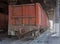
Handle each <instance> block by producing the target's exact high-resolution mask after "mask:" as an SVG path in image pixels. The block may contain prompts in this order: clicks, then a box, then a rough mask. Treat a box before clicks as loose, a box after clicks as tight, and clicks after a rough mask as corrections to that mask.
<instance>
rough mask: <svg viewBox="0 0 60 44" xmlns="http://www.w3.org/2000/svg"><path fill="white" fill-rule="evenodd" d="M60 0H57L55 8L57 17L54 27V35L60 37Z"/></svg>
mask: <svg viewBox="0 0 60 44" xmlns="http://www.w3.org/2000/svg"><path fill="white" fill-rule="evenodd" d="M59 12H60V0H57V1H56V8H55V12H54V13H55V19H54V29H55V32H56V34H55V35H54V36H56V37H60V13H59Z"/></svg>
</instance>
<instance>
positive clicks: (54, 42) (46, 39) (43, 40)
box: [0, 31, 60, 44]
mask: <svg viewBox="0 0 60 44" xmlns="http://www.w3.org/2000/svg"><path fill="white" fill-rule="evenodd" d="M59 41H60V38H58V37H51V36H50V33H49V31H46V32H45V33H44V34H42V35H41V36H39V37H38V38H36V39H35V40H29V41H21V40H14V39H10V38H4V39H2V41H0V44H59V43H60V42H59Z"/></svg>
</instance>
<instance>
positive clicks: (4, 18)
mask: <svg viewBox="0 0 60 44" xmlns="http://www.w3.org/2000/svg"><path fill="white" fill-rule="evenodd" d="M7 27H8V15H5V14H4V13H0V32H2V31H4V32H7Z"/></svg>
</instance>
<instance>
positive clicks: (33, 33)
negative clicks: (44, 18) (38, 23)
mask: <svg viewBox="0 0 60 44" xmlns="http://www.w3.org/2000/svg"><path fill="white" fill-rule="evenodd" d="M39 35H40V33H39V31H34V32H32V37H33V39H36V38H37V37H38V36H39Z"/></svg>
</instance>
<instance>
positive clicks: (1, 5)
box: [0, 0, 56, 14]
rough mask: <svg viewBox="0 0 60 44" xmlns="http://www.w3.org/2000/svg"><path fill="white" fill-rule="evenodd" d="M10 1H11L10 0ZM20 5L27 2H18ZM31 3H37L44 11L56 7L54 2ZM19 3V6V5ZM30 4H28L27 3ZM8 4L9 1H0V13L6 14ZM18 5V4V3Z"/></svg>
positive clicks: (42, 0) (39, 0)
mask: <svg viewBox="0 0 60 44" xmlns="http://www.w3.org/2000/svg"><path fill="white" fill-rule="evenodd" d="M10 1H11V0H10ZM19 1H20V2H21V3H23V2H25V3H28V2H29V1H28V0H26V1H25V0H19ZM19 1H17V2H19ZM30 1H32V2H35V1H36V2H39V3H40V4H41V5H42V7H43V8H44V9H45V10H49V9H51V8H54V7H55V5H56V0H30ZM21 3H20V4H21ZM29 3H30V2H29ZM9 4H10V2H9V0H0V12H3V13H6V14H7V13H8V5H9ZM18 4H19V3H18Z"/></svg>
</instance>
